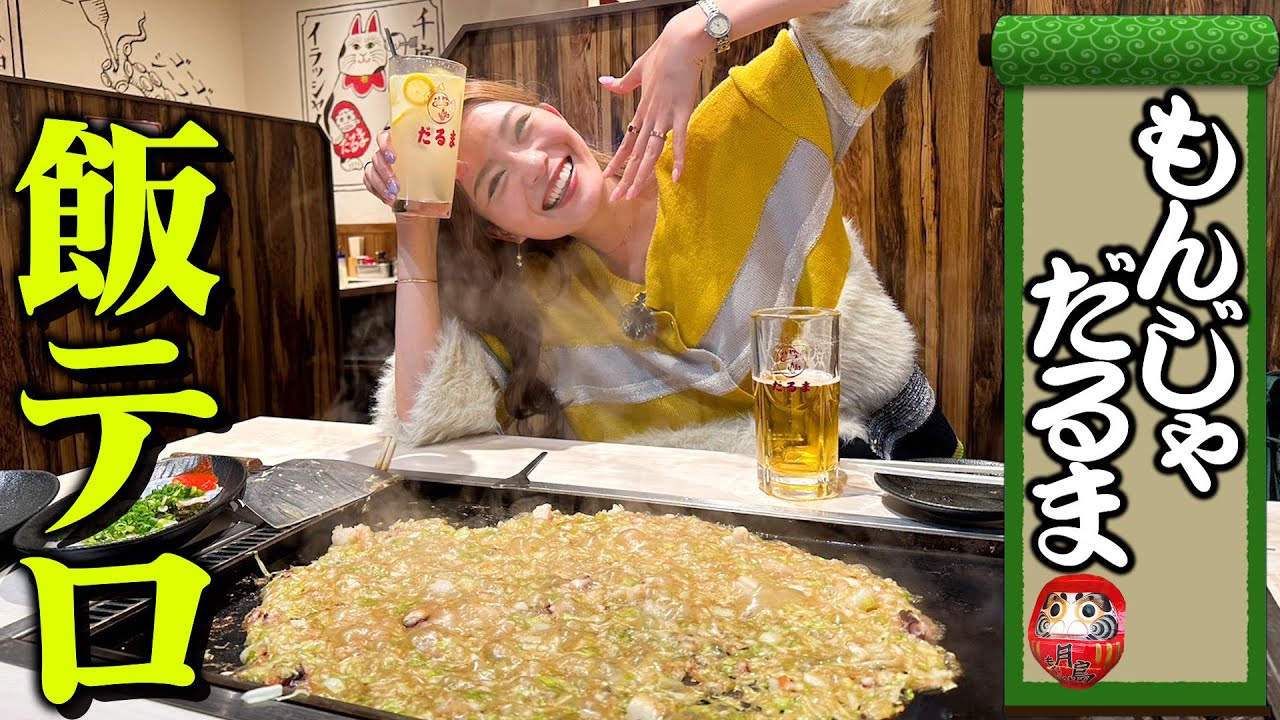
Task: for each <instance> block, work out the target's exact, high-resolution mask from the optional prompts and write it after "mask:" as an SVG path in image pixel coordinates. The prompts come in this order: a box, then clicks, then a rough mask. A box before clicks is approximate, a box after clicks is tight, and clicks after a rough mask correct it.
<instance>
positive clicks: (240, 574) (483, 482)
mask: <svg viewBox="0 0 1280 720" xmlns="http://www.w3.org/2000/svg"><path fill="white" fill-rule="evenodd" d="M534 464H535V465H536V461H535V463H534ZM532 467H533V465H531V466H530V467H529V468H526V470H525V472H524V473H521V474H520V475H517V476H516V477H515V478H507V479H504V480H496V479H492V478H474V477H458V476H445V475H434V474H429V473H417V474H415V473H406V475H407V476H408V477H407V479H406V480H405V481H404V482H402V483H399V484H396V485H392V486H390V487H387V488H385V489H382V490H380V491H378V492H376V493H374V494H373V495H371V496H369V497H368V498H365V499H362V500H360V501H357V502H354V503H351V504H348V505H346V506H344V507H341V508H338V509H337V510H334V511H331V512H329V513H326V514H324V515H321V516H320V517H317V518H314V519H312V520H310V521H308V522H306V523H303V524H301V525H298V526H295V527H292V528H288V529H285V530H276V529H274V528H271V527H269V526H265V525H262V526H254V525H251V524H248V523H240V524H237V525H235V526H233V527H231V528H229V529H228V530H227V531H226V532H224V533H223V534H221V535H220V536H218V537H216V538H214V539H213V540H212V541H211V542H210V543H209V544H208V545H207V546H205V548H204V549H202V550H199V551H197V552H196V553H195V554H194V555H192V556H191V557H192V559H193V560H194V561H195V562H196V563H198V564H199V565H201V566H202V567H204V568H205V569H206V570H208V571H209V573H210V575H211V576H212V577H213V582H212V584H211V585H210V586H209V588H208V589H206V590H205V593H204V601H203V603H202V607H201V612H200V615H199V622H201V623H203V624H204V626H206V627H208V629H209V635H208V637H209V642H208V645H207V647H205V648H196V649H193V652H192V657H193V658H194V657H195V656H197V655H203V668H204V672H203V681H204V682H203V683H200V682H198V683H197V686H199V687H195V688H189V689H184V690H181V691H177V692H170V693H169V694H168V695H169V696H168V697H163V698H158V699H160V700H161V701H162V702H168V703H171V704H175V705H179V706H182V707H186V708H189V709H191V710H194V711H197V712H203V713H207V714H211V715H215V716H218V717H223V718H237V719H243V720H259V719H262V718H269V719H275V720H331V719H332V718H338V717H351V718H367V719H369V720H389V719H392V718H401V717H403V716H399V715H393V714H389V713H385V712H381V711H377V710H372V709H370V708H365V707H361V706H356V705H350V704H346V703H340V702H335V701H332V700H326V699H324V698H319V697H315V696H305V697H303V698H301V699H300V700H291V701H288V702H268V703H263V704H259V705H253V706H249V705H246V704H244V703H242V702H241V701H240V699H239V694H240V693H241V692H243V691H244V690H247V689H250V688H252V687H254V686H253V685H250V684H248V683H244V682H241V681H239V680H236V679H235V678H232V677H230V676H229V675H227V674H224V673H228V672H229V671H231V670H233V669H235V668H236V667H237V666H238V665H239V655H240V651H241V649H242V648H243V646H244V633H243V631H242V629H241V623H242V621H243V619H244V616H245V615H246V614H247V613H248V612H249V611H250V610H252V609H253V608H254V607H256V606H257V605H258V603H259V598H258V593H259V590H260V587H261V585H262V584H263V583H264V579H263V577H262V573H261V571H260V569H259V568H258V564H257V562H256V561H255V559H254V556H255V554H256V556H257V557H258V558H259V559H260V560H261V561H262V562H263V563H264V564H265V565H266V566H267V568H268V569H270V570H271V571H276V570H281V569H284V568H287V567H289V566H293V565H302V564H306V563H309V562H311V561H313V560H315V559H316V558H318V557H319V556H321V555H323V554H324V553H325V552H326V551H327V550H328V547H329V538H330V534H331V532H332V530H333V528H334V527H336V526H337V525H347V526H350V525H354V524H358V523H365V524H368V525H370V526H371V527H373V528H374V529H379V528H382V527H386V526H387V525H389V524H391V523H392V522H394V521H396V520H402V519H416V518H424V517H441V518H445V519H447V520H449V521H450V522H451V523H452V524H454V525H455V526H467V527H481V526H486V525H491V524H494V523H497V522H499V521H501V520H504V519H506V518H509V517H512V516H514V515H517V514H519V513H522V512H527V511H529V510H532V509H533V508H534V507H537V506H538V505H540V504H542V503H550V504H551V505H552V507H554V508H556V509H557V510H559V511H561V512H564V513H574V512H584V513H594V512H598V511H601V510H607V509H608V508H609V507H611V506H612V505H613V504H614V503H615V502H617V503H619V504H621V505H622V506H623V507H625V508H626V509H628V510H632V511H637V512H648V513H655V514H665V513H675V514H682V515H695V516H697V517H699V518H702V519H704V520H708V521H711V522H718V523H723V524H725V525H729V526H736V525H742V526H745V527H746V528H747V529H748V530H750V531H752V532H754V533H757V534H760V535H763V536H765V537H768V538H770V539H776V540H783V541H785V542H788V543H791V544H792V545H795V546H797V547H799V548H802V549H804V550H806V551H808V552H810V553H813V554H815V555H819V556H822V557H827V558H837V559H840V560H842V561H845V562H849V563H861V564H864V565H866V566H867V567H869V568H870V569H871V570H872V571H874V572H876V573H877V574H880V575H883V576H887V577H890V578H893V579H894V580H896V581H897V582H898V583H899V584H901V585H902V586H903V587H905V588H907V589H909V590H910V591H912V592H914V593H916V594H917V595H919V596H920V597H921V600H920V602H919V604H918V606H919V607H920V608H921V610H922V611H923V612H924V613H925V614H927V615H929V616H930V617H931V618H933V619H934V620H936V621H938V622H940V623H942V625H943V626H945V628H946V634H945V636H944V638H943V640H942V644H943V645H944V646H945V647H946V648H947V649H948V650H951V651H952V652H954V653H955V654H956V656H957V658H958V659H959V661H960V663H961V665H962V667H963V668H964V676H963V677H962V678H961V679H960V680H959V681H958V685H959V686H958V687H957V688H956V689H955V690H952V691H951V692H948V693H944V694H938V695H922V696H920V697H918V698H917V699H916V701H915V702H913V703H912V704H911V705H910V706H908V708H907V711H906V713H904V714H903V716H902V717H903V718H908V719H910V720H944V719H948V720H952V719H954V720H962V719H973V720H985V719H987V718H996V717H1000V716H1001V709H1002V704H1003V695H1004V691H1003V676H1004V665H1003V654H1004V653H1003V648H1004V630H1003V624H1004V616H1003V592H1004V573H1003V560H1002V557H1003V541H1002V539H1001V537H1000V535H998V534H995V533H989V534H982V533H974V532H964V531H960V532H954V533H952V532H946V531H941V530H935V529H929V528H925V529H922V528H918V527H917V528H911V527H904V526H894V525H893V523H892V522H890V523H888V524H880V523H873V524H863V523H860V522H857V521H855V520H852V519H850V518H848V517H842V518H836V517H824V516H823V514H822V513H811V512H810V511H806V510H805V509H804V508H803V506H802V505H798V506H797V510H795V511H794V512H781V513H776V514H774V515H767V516H766V515H759V514H752V513H748V512H743V511H741V510H740V509H739V510H738V511H730V510H721V509H713V508H711V507H690V505H696V504H697V503H696V502H694V501H692V500H691V499H689V500H690V501H689V502H685V501H684V500H682V499H678V498H677V499H672V498H663V499H656V498H655V499H652V500H645V499H644V497H645V496H644V495H643V494H641V493H625V495H626V497H622V498H618V497H616V494H615V495H613V496H611V495H609V494H607V493H605V492H603V491H591V493H592V494H591V495H590V496H588V495H585V494H582V493H581V492H580V491H569V490H562V489H560V488H555V489H548V488H549V487H550V486H540V487H532V486H529V483H528V482H527V480H528V471H529V470H531V469H532ZM513 480H514V481H515V482H513ZM677 503H679V504H677ZM806 515H809V516H810V517H805V516H806ZM86 614H87V615H88V617H89V620H88V622H89V626H90V632H91V637H92V640H91V644H92V653H93V656H94V657H95V658H98V659H100V660H102V661H105V662H138V661H139V660H140V658H142V657H144V656H145V654H146V653H148V652H149V649H150V633H151V624H152V622H153V618H154V612H153V611H152V610H151V608H150V603H149V602H148V601H147V600H145V599H140V598H116V599H110V600H105V601H99V602H96V603H93V604H91V605H89V606H88V607H87V609H86ZM31 625H32V621H30V620H26V621H22V622H20V623H16V624H15V625H11V626H9V627H7V628H3V629H0V638H3V639H0V661H6V662H11V663H17V664H21V665H26V666H27V667H31V668H33V669H34V668H35V667H37V666H38V654H39V653H38V650H39V648H38V636H37V633H36V631H35V629H34V628H33V627H32V626H31ZM197 632H198V633H199V632H200V630H199V629H198V630H197ZM198 636H199V635H198ZM157 690H159V689H158V688H148V689H147V691H146V693H145V694H147V695H148V696H155V695H160V694H162V693H163V691H160V692H153V691H157Z"/></svg>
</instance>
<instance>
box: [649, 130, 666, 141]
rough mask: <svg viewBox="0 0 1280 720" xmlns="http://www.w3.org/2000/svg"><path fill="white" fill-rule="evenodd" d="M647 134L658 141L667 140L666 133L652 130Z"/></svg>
mask: <svg viewBox="0 0 1280 720" xmlns="http://www.w3.org/2000/svg"><path fill="white" fill-rule="evenodd" d="M649 134H650V135H651V136H653V137H656V138H658V139H659V140H666V139H667V134H666V133H664V132H658V131H657V130H654V131H652V132H650V133H649Z"/></svg>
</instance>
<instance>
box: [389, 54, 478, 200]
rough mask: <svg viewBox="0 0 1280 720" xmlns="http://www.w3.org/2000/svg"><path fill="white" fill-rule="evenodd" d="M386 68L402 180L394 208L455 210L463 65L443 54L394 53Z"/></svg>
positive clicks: (393, 141) (393, 143) (398, 172)
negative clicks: (454, 184)
mask: <svg viewBox="0 0 1280 720" xmlns="http://www.w3.org/2000/svg"><path fill="white" fill-rule="evenodd" d="M387 72H388V73H389V74H390V76H391V79H390V85H389V87H388V94H389V95H390V96H391V147H392V148H393V149H394V150H395V153H396V166H395V169H396V180H397V181H398V182H399V184H400V192H399V193H398V194H397V195H396V201H395V205H394V206H393V207H392V209H393V210H395V211H396V212H398V213H407V214H410V215H420V216H423V217H433V218H447V217H449V214H450V212H451V211H452V210H453V183H454V180H455V178H456V176H457V168H458V144H459V143H460V142H461V141H462V95H463V90H464V89H465V87H466V83H467V69H466V68H465V67H463V66H462V65H460V64H459V63H456V62H453V61H452V60H445V59H444V58H438V57H429V56H426V55H393V56H391V57H390V58H388V59H387Z"/></svg>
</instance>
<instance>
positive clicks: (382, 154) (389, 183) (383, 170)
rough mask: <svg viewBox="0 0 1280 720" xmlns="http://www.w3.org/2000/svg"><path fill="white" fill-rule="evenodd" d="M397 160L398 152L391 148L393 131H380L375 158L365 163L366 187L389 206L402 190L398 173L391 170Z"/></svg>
mask: <svg viewBox="0 0 1280 720" xmlns="http://www.w3.org/2000/svg"><path fill="white" fill-rule="evenodd" d="M395 161H396V153H395V151H394V150H392V149H391V131H390V130H383V131H382V132H380V133H378V150H377V152H375V153H374V154H373V160H371V161H369V162H367V163H365V165H364V187H365V189H366V190H368V191H369V192H371V193H373V194H374V195H376V196H377V198H378V199H379V200H381V201H382V204H383V205H387V206H390V205H391V204H392V203H394V202H395V201H396V193H398V192H400V185H399V183H397V182H396V174H395V173H394V172H392V170H391V165H392V164H393V163H394V162H395Z"/></svg>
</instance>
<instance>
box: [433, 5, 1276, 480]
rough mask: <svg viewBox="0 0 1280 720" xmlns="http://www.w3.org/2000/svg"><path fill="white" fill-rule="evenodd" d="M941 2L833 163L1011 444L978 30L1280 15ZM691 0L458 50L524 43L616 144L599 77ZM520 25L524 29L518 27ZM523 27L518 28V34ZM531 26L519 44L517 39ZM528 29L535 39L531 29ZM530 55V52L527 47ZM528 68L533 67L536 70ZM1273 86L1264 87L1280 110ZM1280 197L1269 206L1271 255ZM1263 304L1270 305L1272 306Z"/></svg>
mask: <svg viewBox="0 0 1280 720" xmlns="http://www.w3.org/2000/svg"><path fill="white" fill-rule="evenodd" d="M940 5H941V9H942V16H941V19H940V20H939V22H938V24H937V28H936V31H935V32H934V34H933V36H932V37H931V38H930V39H929V41H927V42H926V43H925V48H924V56H923V58H922V60H921V62H920V64H919V66H918V67H917V68H916V69H915V70H913V71H912V72H911V74H909V75H908V76H907V77H906V78H903V79H902V80H901V81H899V82H898V83H897V84H895V85H894V86H893V87H892V88H891V89H890V90H889V91H888V92H887V93H886V95H885V97H884V98H883V100H882V102H881V104H880V107H879V108H878V109H877V110H876V112H875V114H874V115H873V116H872V118H871V120H870V121H869V122H868V123H867V125H866V126H865V127H864V128H863V130H862V132H861V133H859V135H858V137H857V138H856V139H855V141H854V144H853V148H852V149H851V151H850V153H849V157H848V158H847V159H846V161H845V163H844V164H843V165H842V166H841V167H840V168H839V172H838V173H837V187H838V190H839V195H840V199H841V202H842V204H843V207H844V211H845V214H846V215H847V216H849V217H850V218H852V219H853V220H854V221H855V222H856V224H857V225H858V227H859V228H860V230H861V232H862V236H863V241H864V244H865V246H866V250H867V254H868V256H869V257H870V258H871V261H872V263H873V264H874V265H875V267H876V268H877V270H878V271H879V273H880V276H881V278H882V279H883V281H884V284H885V287H886V288H887V289H888V292H889V293H890V295H892V296H893V297H894V298H895V299H896V300H897V301H898V303H899V304H900V305H901V306H902V308H903V310H904V311H905V312H906V314H907V316H908V317H909V318H910V320H911V322H912V323H913V324H914V326H915V328H916V330H917V332H918V334H919V336H920V340H921V348H922V357H921V367H922V368H923V369H924V371H925V373H926V374H927V375H928V376H929V378H930V380H931V381H933V383H934V386H935V387H936V388H937V390H938V393H939V397H940V398H941V401H942V405H943V408H944V409H945V411H946V413H947V416H948V417H949V418H950V419H951V421H952V423H953V424H954V425H955V426H956V429H957V431H958V432H959V434H960V436H961V438H962V439H963V440H964V441H965V443H966V444H967V445H968V448H969V452H970V455H972V456H976V457H989V458H997V459H999V458H1003V456H1004V374H1003V363H1004V352H1003V329H1004V315H1003V312H1004V300H1003V298H1004V292H1003V280H1004V278H1003V255H1004V224H1003V222H1004V192H1003V164H1004V155H1003V142H1004V139H1003V134H1002V128H1003V118H1004V106H1003V88H1001V86H1000V84H999V83H998V82H996V80H995V76H994V74H993V73H992V72H991V70H990V69H989V68H985V67H982V66H981V65H980V64H979V63H978V37H979V35H981V34H983V33H989V32H991V29H992V27H993V26H994V25H995V21H996V20H997V19H998V18H999V17H1000V16H1001V15H1004V14H1049V13H1052V14H1070V13H1091V14H1164V13H1170V12H1179V13H1187V14H1216V13H1256V14H1269V15H1272V16H1273V17H1276V18H1277V19H1278V21H1280V9H1278V8H1277V6H1276V5H1275V4H1274V3H1270V2H1264V1H1263V0H1192V1H1190V2H1175V1H1174V0H993V1H992V2H984V3H969V4H968V5H964V6H963V7H962V6H961V4H957V3H954V2H942V3H940ZM687 6H688V3H686V2H675V1H672V0H638V1H637V2H634V3H628V4H625V5H612V6H608V7H599V8H591V9H588V10H579V11H573V12H566V13H554V14H550V15H544V16H531V17H529V18H523V19H515V20H507V21H497V22H493V23H479V24H476V25H469V26H466V27H464V28H463V29H462V31H461V32H460V33H459V35H458V36H457V37H456V38H455V39H454V42H453V43H452V44H451V45H450V48H449V49H448V50H447V51H446V52H447V54H449V56H450V57H453V58H455V59H457V60H460V61H461V62H463V63H465V64H467V65H468V66H469V67H471V68H482V69H483V70H485V71H488V70H492V69H494V68H496V67H497V64H496V62H495V60H494V58H497V57H509V56H510V54H511V53H512V52H515V53H516V54H517V59H516V60H515V62H514V66H515V68H516V70H517V71H518V73H519V74H517V75H516V76H515V77H505V76H500V75H492V74H486V73H480V72H477V73H474V74H476V75H477V76H482V75H483V76H486V77H491V78H494V79H515V80H518V81H520V82H525V83H528V82H538V83H541V84H543V86H544V89H545V90H547V91H548V97H549V99H550V101H551V102H552V103H554V104H557V107H559V109H560V110H561V111H562V112H563V113H564V114H565V117H566V118H568V119H569V121H570V122H571V123H572V124H573V125H574V127H576V128H578V130H579V131H580V132H582V134H583V136H584V137H586V138H587V140H588V141H590V142H593V143H595V144H596V145H597V146H599V147H601V148H604V149H611V148H613V147H616V146H617V144H618V143H619V142H621V139H622V136H623V133H624V132H625V128H626V126H627V123H628V122H629V121H630V119H631V116H632V113H633V112H634V107H635V102H636V100H637V99H638V93H637V94H636V96H629V97H617V96H612V95H611V94H610V93H608V92H607V91H605V90H604V89H603V88H601V87H600V86H599V84H598V83H597V82H596V80H595V78H596V77H597V76H599V75H605V74H612V75H621V74H622V73H624V72H626V71H627V69H628V68H629V67H630V65H631V63H632V62H633V61H634V59H635V58H636V57H637V56H638V55H639V54H640V53H642V52H644V50H645V49H647V48H648V47H649V45H650V43H652V42H653V40H654V38H656V37H657V35H658V33H659V32H661V30H662V28H663V26H664V25H665V24H666V22H667V21H668V20H669V19H670V18H671V17H673V16H674V15H675V14H676V13H677V12H679V11H680V10H682V9H684V8H685V7H687ZM513 28H514V30H513ZM511 33H514V35H512V34H511ZM776 33H777V28H771V29H769V30H766V31H764V32H761V33H757V34H755V35H753V36H751V37H747V38H743V39H741V40H738V41H735V42H734V44H733V47H732V49H731V50H730V51H729V52H728V53H725V54H724V55H721V56H717V57H716V58H714V60H713V61H712V62H709V63H707V66H706V69H705V71H704V74H703V84H702V88H701V92H702V93H703V94H704V95H705V94H706V93H707V92H709V91H710V89H711V88H712V87H713V86H714V84H715V83H717V82H720V81H721V80H723V79H724V77H725V75H726V72H727V70H728V68H729V67H731V66H732V65H736V64H742V63H745V62H747V61H749V60H750V59H751V58H752V57H754V56H755V55H756V54H757V53H759V52H760V51H761V50H763V49H764V48H766V47H768V45H769V44H770V43H771V42H772V41H773V39H774V37H775V35H776ZM512 36H516V37H520V38H521V41H518V42H517V43H516V44H514V45H513V44H512V42H513V41H509V40H508V39H507V38H508V37H512ZM529 38H532V39H529ZM530 54H532V55H530ZM530 68H534V69H536V70H535V74H534V75H528V74H526V73H528V72H529V70H530ZM1277 92H1278V91H1277V89H1276V87H1275V84H1274V83H1273V84H1272V87H1271V89H1270V90H1269V93H1268V97H1269V99H1270V105H1271V108H1272V110H1271V112H1272V114H1273V117H1274V116H1275V113H1276V112H1277V110H1276V103H1277ZM1276 125H1277V124H1276V122H1275V121H1274V120H1273V121H1272V123H1271V124H1270V126H1269V129H1268V132H1269V138H1268V147H1269V154H1270V160H1269V165H1268V179H1269V180H1268V181H1269V183H1271V186H1272V187H1274V183H1275V180H1276V174H1277V167H1278V165H1280V147H1278V145H1280V132H1277V130H1276ZM1277 212H1280V204H1277V203H1271V204H1270V205H1269V207H1268V209H1267V213H1268V216H1267V219H1268V223H1267V228H1268V233H1267V238H1268V255H1269V256H1274V255H1275V254H1276V253H1277V252H1280V248H1277V247H1275V236H1276V233H1275V229H1276V221H1277V216H1276V213H1277ZM1268 299H1269V300H1270V301H1272V303H1271V304H1272V306H1273V307H1276V306H1277V305H1276V303H1277V302H1280V273H1278V272H1276V271H1275V270H1274V269H1272V268H1268ZM1256 311H1258V312H1263V311H1264V310H1263V309H1262V308H1258V309H1257V310H1256ZM1268 366H1269V367H1271V368H1273V369H1280V328H1277V323H1275V322H1273V321H1271V318H1270V314H1269V315H1268Z"/></svg>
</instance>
